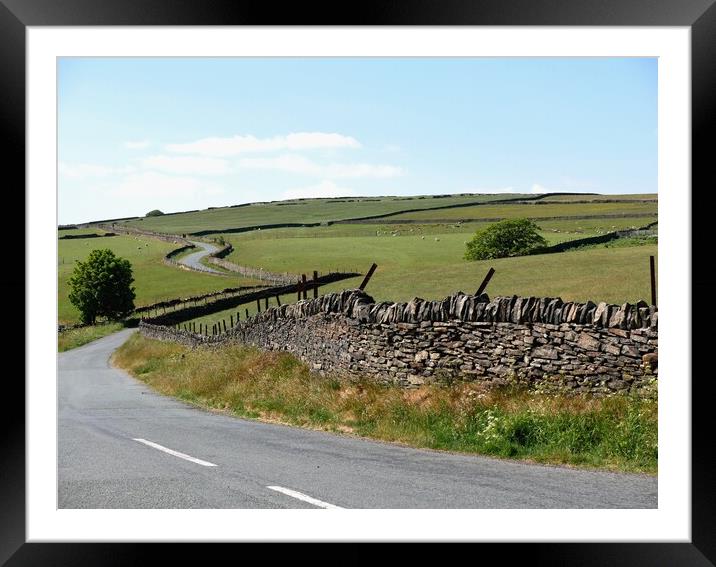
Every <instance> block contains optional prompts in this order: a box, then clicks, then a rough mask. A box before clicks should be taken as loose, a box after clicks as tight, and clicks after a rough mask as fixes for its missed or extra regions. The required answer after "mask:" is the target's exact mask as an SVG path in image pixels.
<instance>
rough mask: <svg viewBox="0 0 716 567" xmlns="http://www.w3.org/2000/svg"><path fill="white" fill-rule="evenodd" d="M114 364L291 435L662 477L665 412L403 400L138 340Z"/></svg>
mask: <svg viewBox="0 0 716 567" xmlns="http://www.w3.org/2000/svg"><path fill="white" fill-rule="evenodd" d="M113 361H114V363H115V364H116V365H118V366H119V367H121V368H124V369H126V370H128V371H129V372H130V373H132V374H133V375H134V376H136V377H137V378H139V379H140V380H142V381H144V382H146V383H147V384H148V385H149V386H151V387H153V388H155V389H156V390H158V391H159V392H161V393H164V394H168V395H172V396H177V397H179V398H181V399H183V400H185V401H187V402H191V403H194V404H197V405H199V406H202V407H205V408H212V409H219V410H225V411H228V412H230V413H232V414H234V415H238V416H243V417H249V418H258V419H263V420H269V421H278V422H282V423H287V424H291V425H298V426H303V427H311V428H319V429H325V430H329V431H340V432H345V433H353V434H356V435H360V436H366V437H371V438H375V439H381V440H385V441H394V442H401V443H406V444H409V445H412V446H416V447H427V448H432V449H446V450H453V451H463V452H469V453H479V454H483V455H493V456H497V457H509V458H519V459H527V460H532V461H536V462H540V463H553V464H568V465H578V466H588V467H596V468H605V469H611V470H621V471H632V472H647V473H655V472H656V470H657V402H656V400H652V399H637V398H630V397H611V398H592V397H584V396H579V397H578V396H563V395H559V396H555V395H546V394H537V393H533V392H528V391H525V390H516V389H511V390H509V389H500V390H497V389H492V390H490V389H486V388H484V387H480V386H478V385H476V384H468V383H457V384H453V385H451V386H437V385H429V386H423V387H421V388H419V389H414V390H404V389H401V388H397V387H393V386H382V385H379V384H375V383H372V382H369V381H352V382H347V381H339V380H338V379H336V378H327V377H321V376H317V375H315V374H312V373H311V372H309V369H308V367H307V366H306V365H305V364H303V363H301V362H300V361H298V360H297V359H296V358H294V357H293V356H291V355H289V354H287V353H279V352H262V351H259V350H257V349H254V348H250V347H244V346H230V347H223V348H221V349H219V350H212V349H204V348H197V349H189V348H187V347H183V346H180V345H176V344H173V343H164V342H160V341H154V340H150V339H145V338H143V337H142V336H140V335H135V336H133V337H131V338H130V339H129V340H128V341H127V342H126V343H125V344H124V345H123V346H122V347H121V348H120V349H119V350H118V351H116V353H115V355H114V358H113Z"/></svg>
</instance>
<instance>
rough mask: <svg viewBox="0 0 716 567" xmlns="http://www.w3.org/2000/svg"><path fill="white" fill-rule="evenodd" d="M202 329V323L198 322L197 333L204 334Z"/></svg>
mask: <svg viewBox="0 0 716 567" xmlns="http://www.w3.org/2000/svg"><path fill="white" fill-rule="evenodd" d="M203 329H204V325H202V324H201V323H199V334H200V335H203V334H204V330H203Z"/></svg>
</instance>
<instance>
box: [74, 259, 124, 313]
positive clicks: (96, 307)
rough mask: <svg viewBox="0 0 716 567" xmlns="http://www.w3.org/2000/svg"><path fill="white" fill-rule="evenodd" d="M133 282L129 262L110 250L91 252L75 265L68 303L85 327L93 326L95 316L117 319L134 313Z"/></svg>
mask: <svg viewBox="0 0 716 567" xmlns="http://www.w3.org/2000/svg"><path fill="white" fill-rule="evenodd" d="M133 281H134V277H133V275H132V265H131V264H130V263H129V260H125V259H124V258H120V257H118V256H115V255H114V252H112V251H111V250H107V249H104V250H92V252H90V254H89V256H88V257H87V260H86V261H84V262H79V261H78V262H77V266H75V269H74V271H73V272H72V276H71V277H70V279H69V286H70V302H71V303H72V305H74V306H75V307H77V309H79V311H80V316H81V318H82V322H83V323H85V324H92V325H93V324H94V323H95V322H96V320H97V317H106V318H107V319H112V320H116V319H121V318H123V317H126V316H127V315H129V313H131V312H132V310H134V298H135V294H134V288H133V287H132V286H131V284H132V282H133Z"/></svg>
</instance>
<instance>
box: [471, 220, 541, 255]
mask: <svg viewBox="0 0 716 567" xmlns="http://www.w3.org/2000/svg"><path fill="white" fill-rule="evenodd" d="M538 230H539V227H538V226H537V225H536V224H535V223H534V222H532V221H531V220H529V219H509V220H503V221H500V222H496V223H494V224H491V225H490V226H488V227H487V228H485V229H482V230H478V231H477V232H476V233H475V236H473V237H472V240H470V241H469V242H468V243H467V250H466V251H465V259H466V260H490V259H492V258H506V257H508V256H524V255H526V254H532V253H533V252H536V251H538V250H540V249H541V248H543V247H544V246H546V245H547V241H546V240H545V239H544V238H543V237H542V236H541V235H540V234H539V233H538V232H537V231H538Z"/></svg>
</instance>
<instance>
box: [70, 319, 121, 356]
mask: <svg viewBox="0 0 716 567" xmlns="http://www.w3.org/2000/svg"><path fill="white" fill-rule="evenodd" d="M123 328H124V325H123V324H122V323H105V324H102V325H90V326H87V327H79V328H77V329H68V330H66V331H62V332H59V333H57V350H58V351H59V352H64V351H66V350H70V349H73V348H77V347H81V346H82V345H86V344H87V343H90V342H92V341H96V340H97V339H101V338H102V337H106V336H107V335H111V334H112V333H116V332H117V331H121V330H122V329H123Z"/></svg>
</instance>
